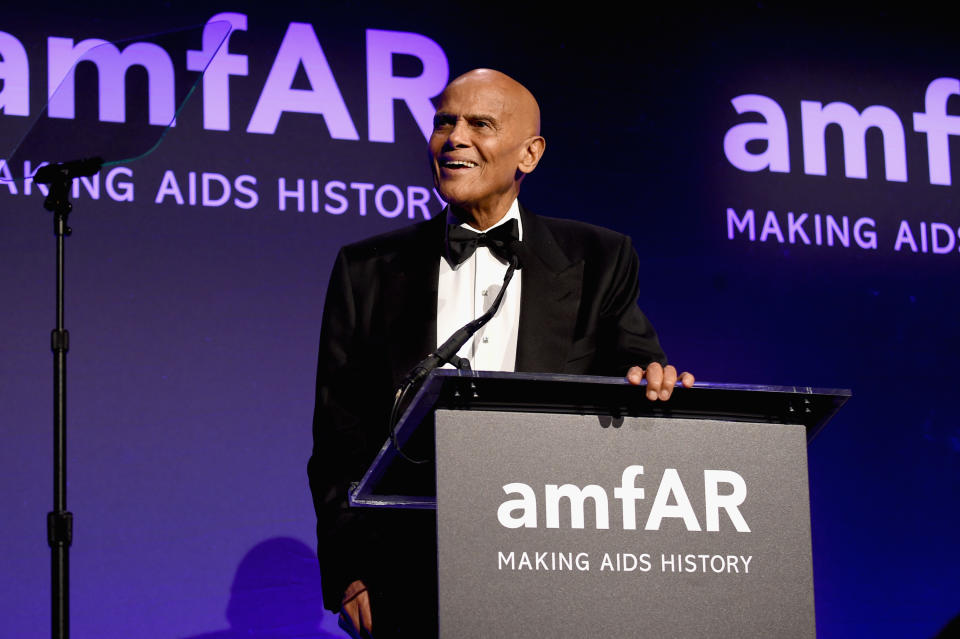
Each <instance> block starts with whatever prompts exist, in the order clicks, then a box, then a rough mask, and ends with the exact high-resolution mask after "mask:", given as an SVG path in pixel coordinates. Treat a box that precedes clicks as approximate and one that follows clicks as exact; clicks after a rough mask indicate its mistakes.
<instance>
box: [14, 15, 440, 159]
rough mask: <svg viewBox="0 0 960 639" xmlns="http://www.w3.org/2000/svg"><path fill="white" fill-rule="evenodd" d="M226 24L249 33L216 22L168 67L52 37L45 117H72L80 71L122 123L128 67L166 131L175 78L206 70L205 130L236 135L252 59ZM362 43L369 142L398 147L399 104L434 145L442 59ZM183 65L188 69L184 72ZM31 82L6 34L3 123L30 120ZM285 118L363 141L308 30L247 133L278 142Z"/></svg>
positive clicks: (394, 42) (420, 42)
mask: <svg viewBox="0 0 960 639" xmlns="http://www.w3.org/2000/svg"><path fill="white" fill-rule="evenodd" d="M223 23H229V25H230V28H231V33H232V32H233V31H246V30H247V29H248V21H247V16H246V15H245V14H242V13H235V12H224V13H218V14H216V15H214V16H212V17H211V18H210V19H209V20H208V21H207V24H206V27H205V28H204V29H203V33H202V36H201V37H200V40H201V41H200V42H199V43H198V44H199V48H198V49H192V50H188V51H186V55H185V59H177V57H174V58H172V57H171V54H170V53H169V52H167V51H166V50H164V48H163V47H161V46H160V45H158V44H154V43H150V42H133V43H129V44H125V45H119V46H118V45H113V44H110V43H108V42H107V41H106V40H103V39H99V38H85V39H82V40H79V41H75V40H74V39H73V38H64V37H56V36H52V37H49V38H47V78H46V80H47V96H48V99H49V108H48V115H49V117H53V118H63V119H73V118H75V117H76V115H75V114H76V100H77V95H78V93H82V92H83V88H80V87H77V86H75V84H76V81H75V77H74V69H75V67H76V65H77V64H92V65H94V66H95V68H96V71H97V77H98V86H97V95H98V98H99V120H100V121H101V122H125V121H126V104H125V84H126V83H125V79H126V74H127V71H128V70H129V69H130V68H131V67H142V68H143V69H144V70H145V71H146V77H147V85H148V91H149V95H148V100H147V104H148V108H149V122H150V124H154V125H157V126H166V125H168V124H170V123H171V121H172V120H173V116H174V109H175V101H176V96H175V82H174V80H175V77H176V75H175V74H176V73H178V71H179V72H180V73H183V72H184V71H192V72H197V71H200V70H202V69H204V68H206V72H205V74H204V77H203V91H202V93H201V95H202V97H201V99H202V101H203V128H204V129H208V130H215V131H229V130H231V128H232V127H233V126H235V125H234V123H232V122H231V121H230V96H231V91H230V83H231V78H233V79H234V81H237V80H238V79H242V78H245V77H246V76H247V75H248V69H249V60H248V56H247V55H244V54H242V53H239V52H234V51H231V41H230V35H227V37H226V40H225V41H223V42H222V43H221V40H222V28H223ZM365 39H366V43H365V53H366V88H367V124H368V125H367V138H368V139H369V140H370V141H373V142H388V143H392V142H393V141H394V139H395V120H394V115H395V106H396V103H397V102H400V103H402V104H403V105H404V106H405V107H406V108H407V109H408V110H409V112H410V113H411V115H412V116H413V118H414V120H415V121H416V123H417V125H418V128H419V129H420V130H421V132H422V133H423V136H424V138H428V137H429V135H430V130H431V128H432V127H431V118H432V117H433V106H432V103H431V98H433V97H435V96H436V95H438V94H439V93H440V92H441V91H442V90H443V87H444V86H445V85H446V83H447V80H448V76H449V65H448V63H447V57H446V55H445V53H444V51H443V49H442V48H441V47H440V45H438V44H437V43H436V42H434V41H433V40H431V39H430V38H428V37H426V36H424V35H421V34H418V33H408V32H401V31H386V30H378V29H368V30H367V31H366V32H365ZM395 55H405V56H413V57H415V58H417V60H419V62H420V66H421V67H422V72H421V73H420V74H419V75H418V76H415V77H407V76H395V75H394V73H393V57H394V56H395ZM181 64H182V65H184V66H183V67H181V66H179V65H181ZM298 69H302V70H303V72H304V73H305V74H306V77H307V79H308V81H309V85H310V86H309V88H296V87H294V86H293V85H294V78H295V76H296V74H297V72H298ZM29 72H30V60H29V56H28V55H27V52H26V49H25V48H24V46H23V44H22V43H21V41H20V40H19V39H17V37H16V36H14V35H13V34H10V33H6V32H3V31H0V114H2V115H4V116H28V115H30V112H31V108H30V103H29V82H30V73H29ZM287 113H302V114H310V115H316V116H319V117H321V118H323V121H324V123H325V124H326V127H327V129H328V131H329V133H330V136H331V137H332V138H334V139H339V140H359V139H360V133H359V131H358V130H357V126H356V124H355V122H354V117H353V116H352V115H351V113H350V112H349V110H348V109H347V105H346V102H345V101H344V99H343V95H342V93H341V90H340V86H339V85H338V83H337V79H336V78H335V76H334V74H333V72H332V70H331V68H330V65H329V63H328V61H327V57H326V55H325V53H324V51H323V47H322V46H321V43H320V40H319V38H318V37H317V34H316V31H315V30H314V28H313V26H312V25H310V24H307V23H301V22H291V23H290V24H289V25H288V27H287V30H286V33H285V35H284V37H283V40H282V42H281V43H280V45H279V48H278V49H277V53H276V55H275V57H274V60H273V64H272V65H271V68H270V73H269V74H268V76H267V79H266V81H265V82H264V84H263V86H262V87H261V88H260V92H259V96H258V98H257V101H256V105H255V107H254V108H253V113H252V115H251V117H250V120H249V122H247V123H246V125H245V126H244V129H245V130H246V131H247V132H250V133H260V134H267V135H270V134H273V133H275V132H276V130H277V126H278V125H279V123H280V120H281V119H282V118H283V116H284V114H287Z"/></svg>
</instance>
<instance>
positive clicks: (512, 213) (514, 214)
mask: <svg viewBox="0 0 960 639" xmlns="http://www.w3.org/2000/svg"><path fill="white" fill-rule="evenodd" d="M510 220H516V221H517V231H518V232H519V234H520V238H519V239H520V240H521V241H523V221H522V220H521V219H520V204H519V201H518V200H514V201H513V204H511V205H510V208H509V209H508V210H507V214H506V215H504V216H503V217H502V218H500V220H499V221H498V222H497V223H496V224H494V225H493V226H491V227H490V228H489V229H487V230H488V231H489V230H490V229H495V228H497V227H498V226H500V225H501V224H506V223H507V222H508V221H510ZM459 221H460V220H459V219H458V218H457V216H455V215H454V214H453V212H451V211H450V207H449V206H448V207H447V224H457V223H458V222H459ZM460 226H461V227H462V228H465V229H469V230H471V231H474V232H477V229H475V228H473V227H472V226H470V225H469V224H467V223H466V222H463V223H461V224H460Z"/></svg>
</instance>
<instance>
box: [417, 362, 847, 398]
mask: <svg viewBox="0 0 960 639" xmlns="http://www.w3.org/2000/svg"><path fill="white" fill-rule="evenodd" d="M430 376H431V377H435V378H446V377H456V378H463V377H467V378H477V379H511V380H518V381H523V380H529V381H547V382H564V383H570V384H601V385H609V386H630V382H628V381H627V380H626V378H624V377H606V376H601V375H567V374H562V373H509V372H503V371H460V370H457V369H451V368H438V369H435V370H433V371H431V372H430ZM646 383H647V382H646V380H644V381H643V382H642V383H641V385H646ZM688 390H727V391H752V392H761V393H790V394H801V395H828V396H835V397H846V398H849V397H852V396H853V391H852V390H850V389H849V388H815V387H812V386H776V385H772V384H734V383H726V382H701V381H698V382H696V383H695V384H694V386H693V388H690V389H688V388H683V387H681V386H679V385H678V386H677V387H676V388H675V390H674V392H682V391H688Z"/></svg>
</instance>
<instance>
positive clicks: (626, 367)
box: [309, 69, 694, 637]
mask: <svg viewBox="0 0 960 639" xmlns="http://www.w3.org/2000/svg"><path fill="white" fill-rule="evenodd" d="M545 145H546V143H545V141H544V139H543V137H541V135H540V110H539V106H538V105H537V102H536V100H535V99H534V97H533V95H531V94H530V92H529V91H528V90H527V89H526V88H524V87H523V86H522V85H520V84H519V83H518V82H516V81H515V80H513V79H511V78H509V77H508V76H506V75H504V74H502V73H499V72H497V71H492V70H489V69H477V70H474V71H471V72H469V73H466V74H464V75H462V76H460V77H459V78H457V79H455V80H454V81H453V82H451V83H450V84H449V85H448V86H447V88H446V89H445V90H444V92H443V94H442V95H441V96H440V104H439V106H438V108H437V113H436V116H435V118H434V130H433V134H432V136H431V138H430V155H431V158H432V163H433V174H434V180H435V183H436V187H437V190H438V191H439V193H440V194H441V196H442V197H443V198H444V199H445V200H446V201H447V202H448V208H447V210H446V211H445V212H444V214H443V215H440V216H437V217H436V218H434V219H433V220H430V221H428V222H424V223H422V224H418V225H415V226H412V227H408V228H405V229H402V230H400V231H396V232H393V233H388V234H385V235H382V236H378V237H375V238H371V239H369V240H366V241H363V242H360V243H358V244H354V245H351V246H348V247H345V248H344V249H343V250H342V251H341V252H340V255H339V256H338V258H337V262H336V264H335V266H334V269H333V274H332V275H331V280H330V288H329V289H328V293H327V301H326V304H325V307H324V318H323V327H322V331H321V339H320V342H321V343H320V361H319V367H318V374H317V407H316V413H315V416H314V450H313V456H312V458H311V460H310V467H309V474H310V481H311V489H312V491H313V496H314V502H315V505H316V509H317V517H318V526H317V530H318V540H319V543H318V554H319V557H320V562H321V572H322V575H323V585H324V602H325V605H326V606H327V607H328V608H330V609H332V610H339V611H340V612H341V620H342V623H344V624H347V623H349V624H350V625H352V626H353V627H354V628H356V629H359V632H360V633H361V634H362V633H365V632H369V631H370V630H371V629H373V628H376V630H375V633H376V636H377V637H383V636H388V635H389V636H394V633H396V636H429V635H431V634H435V633H436V616H435V615H436V570H435V560H436V556H435V554H436V546H435V544H436V539H435V521H436V520H435V516H434V513H432V512H425V511H401V512H384V511H382V510H381V509H376V510H373V509H370V510H364V509H351V508H349V507H348V506H347V505H346V494H347V488H348V486H349V482H351V481H356V480H357V479H359V478H360V476H361V475H362V473H363V471H364V469H365V468H366V466H367V465H368V464H369V463H370V462H371V461H372V459H373V457H374V456H375V454H376V452H377V450H378V449H379V447H380V446H381V445H382V444H383V442H384V440H385V437H386V434H387V425H386V424H387V421H388V416H389V412H390V407H391V403H392V390H393V389H394V388H395V387H396V385H397V384H398V382H399V381H400V380H401V379H402V377H403V376H404V374H405V373H406V372H407V371H408V370H409V369H410V368H411V367H413V366H414V365H415V364H416V363H417V362H419V361H420V360H421V359H422V358H423V357H424V356H425V355H426V354H427V353H428V352H431V351H432V350H433V349H434V348H436V345H437V344H438V343H442V341H444V340H445V339H446V337H447V336H448V335H449V334H450V333H452V332H453V331H454V330H455V329H457V328H459V327H460V326H461V325H463V324H465V323H466V322H467V321H470V320H472V319H474V318H475V317H477V316H478V315H480V314H481V313H483V312H484V311H485V310H486V309H487V308H489V306H490V301H491V300H492V299H493V297H494V296H495V295H496V292H498V291H499V288H500V282H501V281H502V278H503V275H504V272H505V271H506V269H507V262H506V260H505V259H503V257H501V256H498V255H496V254H495V253H493V252H491V250H490V248H489V247H487V246H483V242H480V245H479V246H478V247H476V248H470V249H468V250H465V251H461V250H459V249H457V250H455V248H454V244H455V242H454V238H455V237H459V236H463V235H466V236H468V237H469V236H470V235H472V232H485V233H489V234H490V237H494V236H497V237H505V238H509V237H514V238H516V239H519V240H520V243H519V244H515V243H510V245H511V246H513V247H515V250H516V254H517V256H518V257H519V258H520V265H521V270H520V271H518V277H516V278H514V281H513V282H511V284H510V285H509V286H508V287H507V290H506V292H505V295H504V299H503V303H502V305H501V307H500V308H499V310H498V311H497V313H496V315H495V316H494V317H493V319H492V320H491V321H490V323H489V324H487V325H486V326H485V327H484V328H483V329H482V330H481V331H480V332H478V333H477V334H476V335H475V336H474V338H473V339H472V340H471V341H470V342H468V343H467V344H466V345H464V347H463V349H461V351H460V353H459V354H460V355H461V356H466V357H468V358H469V359H470V361H471V363H472V364H473V368H475V369H487V370H516V371H526V372H558V373H559V372H564V373H579V374H604V375H626V377H627V379H628V380H629V381H630V382H631V383H632V384H640V382H641V381H642V380H643V379H646V381H647V386H646V393H647V397H648V398H649V399H651V400H667V399H669V397H670V394H671V393H672V391H673V388H674V386H675V384H676V383H677V382H678V381H680V383H682V385H683V386H686V387H689V386H692V385H693V381H694V379H693V376H692V375H690V374H689V373H683V374H682V375H681V376H680V377H679V379H678V376H677V372H676V369H675V368H674V367H673V366H667V365H665V364H666V358H665V356H664V354H663V351H662V350H661V349H660V344H659V341H658V340H657V336H656V332H655V331H654V330H653V327H652V326H651V325H650V323H649V322H648V321H647V319H646V317H645V316H644V315H643V313H642V312H641V311H640V309H639V308H638V307H637V294H638V264H639V261H638V258H637V255H636V252H635V251H634V250H633V248H632V247H631V245H630V241H629V239H628V238H627V237H626V236H623V235H620V234H617V233H614V232H612V231H608V230H606V229H601V228H599V227H595V226H591V225H588V224H584V223H582V222H575V221H570V220H559V219H551V218H541V217H538V216H536V215H533V214H531V213H529V212H527V211H526V210H524V209H522V208H521V207H520V206H519V204H518V202H517V196H518V194H519V191H520V184H521V182H522V181H523V179H524V177H525V176H526V175H527V174H529V173H531V172H532V171H533V170H534V169H535V168H536V167H537V164H538V162H539V161H540V158H541V157H542V156H543V152H544V148H545ZM458 227H463V228H464V229H465V230H466V231H470V233H466V234H464V232H463V231H462V230H459V229H458ZM498 229H499V230H498ZM503 242H506V240H503ZM467 244H468V245H469V241H467ZM411 470H412V471H413V472H418V471H419V472H421V473H423V474H424V480H425V482H426V483H429V481H428V480H429V474H430V473H431V472H432V468H429V467H419V468H417V469H411Z"/></svg>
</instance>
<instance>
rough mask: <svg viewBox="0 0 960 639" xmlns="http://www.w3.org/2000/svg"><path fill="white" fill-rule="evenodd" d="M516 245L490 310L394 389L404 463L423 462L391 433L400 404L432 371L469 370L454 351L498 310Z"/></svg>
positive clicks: (515, 266) (516, 264) (517, 263)
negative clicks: (447, 368)
mask: <svg viewBox="0 0 960 639" xmlns="http://www.w3.org/2000/svg"><path fill="white" fill-rule="evenodd" d="M518 245H520V242H519V241H517V240H514V241H512V242H511V243H510V249H509V258H508V259H509V261H510V266H509V267H508V268H507V272H506V273H505V274H504V276H503V286H501V287H500V292H499V293H497V297H496V298H495V299H494V300H493V304H491V305H490V308H489V309H487V311H486V312H485V313H484V314H483V315H481V316H480V317H477V318H476V319H474V320H471V321H469V322H467V323H466V324H464V325H463V327H461V328H459V329H457V331H455V332H454V333H453V335H451V336H450V337H448V338H447V340H446V341H445V342H444V343H443V344H441V345H440V346H439V347H438V348H437V349H436V350H435V351H433V352H432V353H430V354H429V355H427V356H426V357H425V358H423V359H422V360H420V362H419V363H418V364H417V365H416V366H414V367H413V368H412V369H410V372H408V373H407V374H406V375H405V376H404V378H403V380H402V381H401V382H400V384H399V385H398V386H397V390H396V393H395V394H394V399H393V410H392V411H391V413H390V423H389V428H390V439H391V441H392V442H393V447H394V448H395V449H396V450H397V452H398V453H400V455H401V456H402V457H403V458H404V459H406V460H407V461H410V462H413V463H415V464H422V463H424V462H425V461H426V460H422V459H421V460H415V459H411V458H410V457H408V456H407V455H406V454H404V452H403V450H401V449H400V446H399V444H398V443H397V436H396V432H395V431H394V427H395V426H396V424H397V421H398V420H399V418H400V407H401V406H402V404H403V400H404V398H405V397H406V396H407V394H408V393H409V392H410V390H411V389H412V388H414V387H415V386H417V385H418V384H420V383H421V382H422V381H423V379H424V378H425V377H426V376H427V375H429V374H430V371H432V370H433V369H435V368H439V367H441V366H443V365H444V364H447V363H450V364H453V365H454V366H456V367H457V368H459V369H461V370H470V362H469V360H468V359H467V358H465V357H459V356H458V355H457V351H459V350H460V349H461V348H462V347H463V345H464V344H466V343H467V340H469V339H470V338H471V337H473V335H474V333H476V332H477V331H478V330H480V328H481V327H482V326H483V325H484V324H486V323H487V322H489V321H490V320H491V319H492V318H493V316H494V315H496V314H497V310H498V309H499V308H500V303H501V302H502V301H503V296H504V294H505V293H506V292H507V286H509V284H510V280H511V279H513V274H514V272H515V271H517V270H518V269H519V268H520V258H519V257H517V252H516V248H517V246H518Z"/></svg>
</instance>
